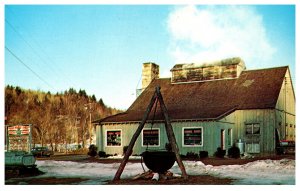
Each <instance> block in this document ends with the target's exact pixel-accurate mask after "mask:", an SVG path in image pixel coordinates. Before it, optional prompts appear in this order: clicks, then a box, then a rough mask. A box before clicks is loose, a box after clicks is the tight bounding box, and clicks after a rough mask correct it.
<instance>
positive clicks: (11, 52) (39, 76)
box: [5, 46, 55, 90]
mask: <svg viewBox="0 0 300 191" xmlns="http://www.w3.org/2000/svg"><path fill="white" fill-rule="evenodd" d="M5 49H6V50H7V51H8V52H9V53H10V54H11V55H12V56H13V57H15V58H16V59H17V60H18V61H19V62H20V63H22V64H23V65H24V66H25V67H26V68H27V69H28V70H30V71H31V72H32V73H33V74H34V75H35V76H36V77H38V78H39V79H40V80H41V81H43V82H44V83H45V84H47V85H48V86H49V87H51V88H52V89H53V90H55V88H54V87H53V86H52V85H50V84H49V83H48V82H47V81H46V80H44V79H43V78H42V77H41V76H40V75H38V74H37V73H36V72H35V71H34V70H33V69H31V68H30V67H29V66H28V65H27V64H25V62H23V61H22V60H21V59H20V58H19V57H18V56H17V55H15V54H14V53H13V52H12V51H11V50H10V49H9V48H8V47H7V46H5Z"/></svg>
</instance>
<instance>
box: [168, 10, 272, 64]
mask: <svg viewBox="0 0 300 191" xmlns="http://www.w3.org/2000/svg"><path fill="white" fill-rule="evenodd" d="M167 26H168V31H169V33H170V35H171V40H170V46H169V51H170V53H171V55H172V57H173V59H174V60H175V63H189V62H197V63H199V62H203V61H210V60H216V59H222V58H228V57H235V56H239V57H241V58H242V59H243V60H244V61H245V62H246V66H247V67H249V66H251V67H250V68H257V67H259V66H261V63H262V62H267V61H270V60H271V58H272V56H273V55H274V53H275V52H276V48H274V46H273V45H272V44H271V42H269V40H268V36H267V32H266V28H265V26H264V23H263V17H262V16H261V15H259V14H258V13H257V11H256V10H255V9H254V8H253V7H249V6H198V7H196V6H193V5H189V6H180V7H176V8H175V9H174V10H173V11H172V12H171V13H170V14H169V17H168V20H167Z"/></svg>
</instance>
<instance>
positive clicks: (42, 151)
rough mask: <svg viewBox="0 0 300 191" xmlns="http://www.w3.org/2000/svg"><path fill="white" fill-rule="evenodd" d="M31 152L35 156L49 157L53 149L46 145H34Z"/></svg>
mask: <svg viewBox="0 0 300 191" xmlns="http://www.w3.org/2000/svg"><path fill="white" fill-rule="evenodd" d="M31 154H33V156H35V157H42V156H47V157H50V156H51V155H53V154H54V153H53V151H51V150H49V149H48V147H34V148H32V149H31Z"/></svg>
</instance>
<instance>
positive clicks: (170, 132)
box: [156, 87, 188, 179]
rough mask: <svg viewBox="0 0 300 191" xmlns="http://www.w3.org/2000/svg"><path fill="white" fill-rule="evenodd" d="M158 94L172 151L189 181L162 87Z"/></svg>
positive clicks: (157, 91)
mask: <svg viewBox="0 0 300 191" xmlns="http://www.w3.org/2000/svg"><path fill="white" fill-rule="evenodd" d="M156 94H157V98H158V101H159V103H160V108H161V110H162V112H163V115H164V118H165V126H166V132H167V136H168V139H169V142H170V144H171V147H172V150H173V152H174V153H175V156H176V161H177V164H178V166H179V168H180V170H181V172H182V176H183V178H184V179H187V178H188V175H187V173H186V171H185V167H184V165H183V163H182V160H181V158H180V155H179V149H178V146H177V144H176V138H175V135H174V132H173V128H172V125H171V122H170V118H169V115H168V111H167V108H166V106H165V103H164V100H163V98H162V95H161V93H160V87H156Z"/></svg>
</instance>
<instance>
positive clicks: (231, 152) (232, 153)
mask: <svg viewBox="0 0 300 191" xmlns="http://www.w3.org/2000/svg"><path fill="white" fill-rule="evenodd" d="M228 157H230V158H236V159H237V158H240V149H239V148H238V147H236V146H235V145H233V146H232V147H230V148H229V149H228Z"/></svg>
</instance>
